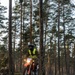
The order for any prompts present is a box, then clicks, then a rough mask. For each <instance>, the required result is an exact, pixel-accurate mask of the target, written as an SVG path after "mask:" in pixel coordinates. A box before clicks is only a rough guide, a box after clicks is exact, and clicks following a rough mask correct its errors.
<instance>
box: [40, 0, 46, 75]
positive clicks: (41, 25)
mask: <svg viewBox="0 0 75 75" xmlns="http://www.w3.org/2000/svg"><path fill="white" fill-rule="evenodd" d="M42 6H43V2H42V0H39V16H40V26H39V27H40V62H39V65H40V71H39V72H40V73H39V75H45V73H44V72H45V70H44V69H45V67H44V66H45V65H44V53H45V51H44V48H43V13H42V8H43V7H42Z"/></svg>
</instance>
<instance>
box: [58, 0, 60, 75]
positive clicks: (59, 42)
mask: <svg viewBox="0 0 75 75" xmlns="http://www.w3.org/2000/svg"><path fill="white" fill-rule="evenodd" d="M59 25H60V0H58V73H59V74H58V75H60V45H59V44H60V42H59V39H60V32H59V29H60V28H59Z"/></svg>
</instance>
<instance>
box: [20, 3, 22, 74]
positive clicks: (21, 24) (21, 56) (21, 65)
mask: <svg viewBox="0 0 75 75" xmlns="http://www.w3.org/2000/svg"><path fill="white" fill-rule="evenodd" d="M20 4H21V26H20V72H21V73H22V2H21V3H20Z"/></svg>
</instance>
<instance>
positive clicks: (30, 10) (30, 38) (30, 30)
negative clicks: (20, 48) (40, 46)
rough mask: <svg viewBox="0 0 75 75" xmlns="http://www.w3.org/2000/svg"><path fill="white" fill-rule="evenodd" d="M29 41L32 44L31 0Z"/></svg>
mask: <svg viewBox="0 0 75 75" xmlns="http://www.w3.org/2000/svg"><path fill="white" fill-rule="evenodd" d="M30 43H31V44H32V0H30Z"/></svg>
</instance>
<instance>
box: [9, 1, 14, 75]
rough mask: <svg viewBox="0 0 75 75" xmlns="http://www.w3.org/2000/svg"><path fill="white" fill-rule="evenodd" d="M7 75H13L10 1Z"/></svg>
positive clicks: (10, 4)
mask: <svg viewBox="0 0 75 75" xmlns="http://www.w3.org/2000/svg"><path fill="white" fill-rule="evenodd" d="M9 75H14V70H13V58H12V0H9Z"/></svg>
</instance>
